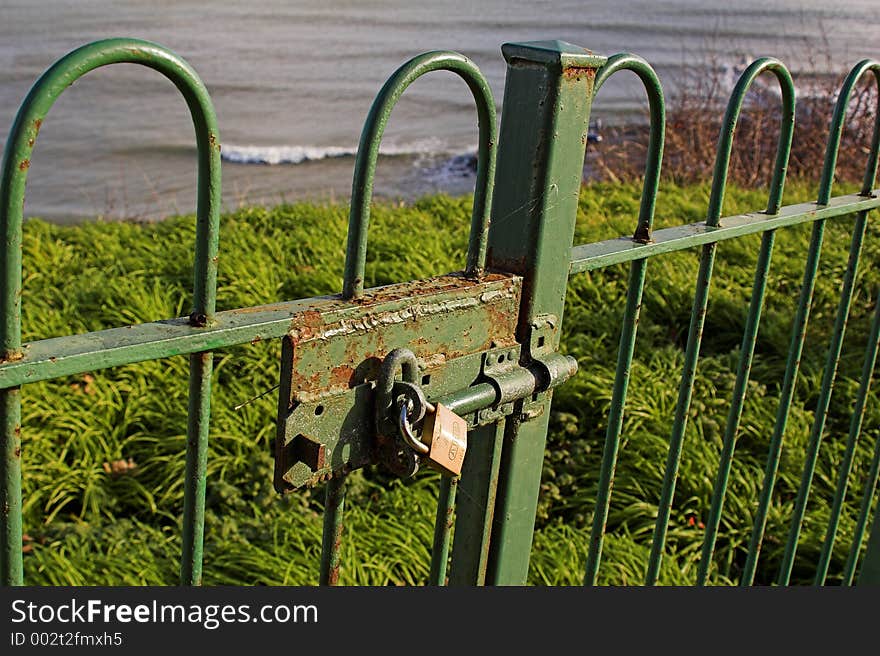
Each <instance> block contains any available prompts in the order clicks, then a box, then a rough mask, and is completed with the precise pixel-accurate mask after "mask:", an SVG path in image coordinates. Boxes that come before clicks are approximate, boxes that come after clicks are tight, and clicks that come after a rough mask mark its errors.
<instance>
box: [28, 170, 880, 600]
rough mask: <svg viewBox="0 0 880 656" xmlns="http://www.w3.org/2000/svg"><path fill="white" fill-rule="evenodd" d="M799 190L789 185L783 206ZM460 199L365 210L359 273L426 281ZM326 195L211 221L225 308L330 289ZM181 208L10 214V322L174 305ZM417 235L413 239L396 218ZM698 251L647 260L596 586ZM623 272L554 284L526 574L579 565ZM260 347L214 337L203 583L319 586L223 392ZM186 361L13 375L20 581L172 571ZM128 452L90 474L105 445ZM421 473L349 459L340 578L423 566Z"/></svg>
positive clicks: (740, 283) (698, 434)
mask: <svg viewBox="0 0 880 656" xmlns="http://www.w3.org/2000/svg"><path fill="white" fill-rule="evenodd" d="M638 193H639V192H638V189H637V188H636V187H634V186H628V185H619V184H615V185H600V184H594V185H591V186H589V187H587V188H586V189H585V191H584V193H583V194H582V197H581V213H580V220H579V226H578V234H577V241H578V242H587V241H593V240H597V239H603V238H609V237H612V236H617V235H618V234H622V233H627V232H630V231H631V230H632V227H633V225H634V217H635V216H636V214H637V208H638ZM811 193H812V191H811V190H810V189H809V188H808V187H807V186H805V185H790V189H789V190H788V194H787V201H788V202H794V201H796V200H805V199H807V198H809V197H810V195H811ZM707 196H708V189H707V188H706V187H705V186H698V187H689V188H687V189H681V188H676V187H672V186H669V185H667V186H665V187H664V188H663V189H662V190H661V194H660V197H659V202H658V219H657V224H658V226H663V225H672V224H678V223H686V222H692V221H699V220H701V219H702V218H703V215H704V212H705V207H706V199H707ZM763 202H764V194H763V192H751V191H741V190H732V191H731V192H730V193H729V197H728V200H727V204H726V208H725V209H726V213H728V214H730V213H734V212H737V211H746V210H754V209H759V208H761V207H762V206H763ZM469 211H470V206H469V199H466V198H465V199H459V198H448V197H443V196H437V197H431V198H426V199H424V200H422V201H420V202H418V203H416V204H414V205H412V206H405V207H392V206H389V205H379V206H377V207H376V208H375V209H374V214H373V216H374V218H373V229H372V230H371V235H370V251H369V256H368V257H369V260H368V264H367V275H368V281H367V282H368V284H384V283H389V282H394V281H401V280H406V279H411V278H414V277H426V276H428V275H431V274H436V273H442V272H445V271H449V270H453V269H456V268H459V267H460V266H461V265H462V264H463V255H464V251H465V240H466V227H465V226H466V225H467V223H468V219H467V217H468V216H469ZM346 223H347V221H346V209H345V208H344V207H340V206H314V205H307V204H297V205H290V206H283V207H278V208H275V209H272V210H265V209H260V208H251V209H245V210H241V211H239V212H236V213H235V214H232V215H229V216H226V217H224V219H223V230H222V237H221V259H220V272H221V274H220V290H219V302H218V307H219V308H220V309H228V308H233V307H241V306H249V305H255V304H261V303H269V302H273V301H278V300H286V299H292V298H297V297H303V296H311V295H316V294H326V293H335V292H336V291H338V290H339V288H340V286H341V271H342V262H343V253H344V243H345V231H346ZM851 225H852V220H851V219H849V218H847V219H841V220H836V221H834V222H832V224H831V225H830V226H829V230H828V232H827V236H826V240H825V244H826V245H825V256H824V258H823V273H822V275H821V276H820V278H819V281H818V284H817V290H816V301H815V308H814V312H813V320H812V321H811V326H810V332H809V336H808V341H807V349H806V351H805V353H804V357H803V364H802V369H801V371H802V373H801V376H800V379H799V384H798V388H797V399H796V407H795V408H794V409H793V411H792V415H791V420H790V424H789V431H788V434H787V437H786V446H785V450H784V453H783V459H782V463H781V467H780V479H779V483H778V485H777V491H776V496H775V501H774V505H773V507H772V510H771V514H770V520H769V523H768V538H767V540H766V544H765V555H764V557H763V558H762V561H761V567H760V570H759V573H758V581H759V582H767V581H770V580H772V578H773V577H774V575H775V572H776V568H777V566H778V562H779V559H780V557H781V552H782V547H783V546H784V543H783V542H782V541H783V539H784V535H785V531H786V528H787V524H786V518H787V517H788V515H789V514H790V512H791V509H792V506H793V497H794V494H795V493H796V489H797V484H798V481H799V477H800V468H801V462H802V459H803V453H804V449H805V445H806V440H807V435H808V433H809V426H810V422H811V418H812V415H811V412H810V408H811V407H812V405H814V404H815V399H816V396H817V394H818V387H819V380H820V376H821V371H822V366H823V358H824V354H823V351H824V348H825V346H824V345H825V344H826V343H827V337H828V334H829V333H830V329H831V323H832V321H833V313H834V304H835V302H836V299H835V296H836V294H837V290H838V288H839V280H840V275H841V272H842V270H843V268H844V267H845V263H846V252H847V249H848V241H849V238H848V232H847V231H848V229H849V228H850V227H851ZM808 231H809V228H808V227H806V228H797V229H789V230H785V231H783V232H784V234H780V235H779V239H778V242H777V247H776V251H775V255H774V262H773V267H772V273H771V281H770V286H769V287H770V294H769V297H768V303H767V307H766V310H765V314H764V320H763V324H762V327H761V334H760V340H759V343H758V347H757V355H756V362H755V366H754V370H753V376H752V379H753V380H752V383H751V386H750V388H749V395H748V398H747V403H746V408H745V412H744V415H743V420H742V428H741V432H740V438H739V442H738V446H737V459H736V461H735V464H734V468H733V473H732V476H731V482H730V488H729V490H730V491H729V494H728V498H727V505H726V508H725V515H724V519H723V521H722V532H721V535H720V536H719V540H718V549H717V557H716V562H717V564H718V568H717V569H718V570H719V571H716V572H715V573H714V574H713V576H714V577H715V579H714V580H715V581H716V582H727V581H730V580H736V577H737V572H738V568H739V567H741V566H742V563H743V562H744V553H743V550H744V548H745V545H746V544H747V541H748V531H749V527H750V525H751V514H752V512H753V506H754V503H755V500H756V498H757V495H758V491H759V489H760V484H761V480H762V476H763V461H764V458H765V457H766V450H767V444H768V441H769V437H770V434H771V431H772V422H773V417H774V415H775V411H776V400H775V399H776V396H777V394H778V386H779V384H780V381H781V378H782V370H783V367H784V361H785V355H786V351H787V348H788V340H789V329H790V321H791V317H792V315H793V308H794V304H795V302H796V296H797V290H798V286H799V282H800V277H801V275H802V271H803V259H804V253H805V250H806V243H807V240H808ZM875 231H876V230H875V228H874V227H873V226H870V227H869V233H870V234H869V237H868V239H867V241H866V253H865V255H866V258H865V260H864V262H865V264H864V265H863V266H862V267H861V271H860V278H859V284H858V289H857V293H856V297H855V300H854V303H853V317H852V319H851V320H850V324H849V325H850V328H849V333H848V335H847V342H846V346H845V356H844V358H843V361H842V362H841V378H840V380H839V383H838V389H839V390H840V392H841V393H840V394H837V395H836V396H835V399H834V401H833V408H834V409H835V419H834V420H833V421H831V422H830V423H829V430H830V435H831V436H832V438H831V439H826V440H825V443H824V446H823V450H822V452H821V455H820V458H819V466H818V472H817V476H816V479H815V481H814V494H813V496H812V500H811V503H810V506H809V519H808V522H807V524H806V527H805V532H804V537H803V540H802V546H801V549H800V551H799V560H798V562H797V567H796V570H795V576H796V577H799V579H800V580H807V579H809V576H810V573H811V571H812V567H814V564H815V562H816V559H817V556H818V550H819V547H820V545H821V540H822V537H823V535H824V525H825V521H826V518H827V515H828V506H829V499H830V496H831V494H832V491H833V485H834V483H835V479H836V476H835V473H834V472H835V470H836V466H837V463H838V462H839V460H840V457H841V453H842V450H843V446H842V442H843V440H844V439H845V435H846V429H847V422H848V415H849V410H848V403H850V402H848V401H847V399H851V398H852V397H853V396H854V394H855V387H856V385H857V377H858V370H859V368H860V366H861V362H860V360H861V350H862V345H863V344H864V341H865V337H866V335H867V323H868V320H869V315H870V312H871V310H872V305H873V300H872V294H871V291H870V290H873V289H876V287H877V282H878V280H877V278H878V276H877V272H876V268H875V267H874V266H873V263H875V262H877V261H878V248H880V246H878V242H877V240H876V239H874V236H875V235H874V234H873V233H874V232H875ZM193 235H194V225H193V220H192V218H191V217H182V218H172V219H169V220H167V221H164V222H161V223H158V224H154V225H146V226H138V225H133V224H124V223H90V224H86V225H83V226H79V227H67V228H65V227H58V226H53V225H49V224H46V223H43V222H40V221H31V222H28V224H27V225H26V230H25V253H24V261H25V298H24V329H25V338H26V339H29V340H33V339H38V338H42V337H50V336H56V335H63V334H68V333H71V332H84V331H89V330H97V329H101V328H106V327H111V326H116V325H124V324H129V323H137V322H142V321H149V320H154V319H159V318H166V317H170V316H180V315H183V314H186V313H187V311H188V307H189V297H188V296H189V294H188V290H189V289H190V285H191V282H190V280H191V270H190V262H191V248H192V246H191V245H192V243H193ZM414 236H415V237H416V238H415V239H414V238H413V237H414ZM757 245H758V240H757V238H749V239H742V240H737V241H736V242H733V243H731V242H728V243H725V244H723V245H722V246H721V247H720V248H719V259H718V263H717V266H716V273H715V278H714V281H713V290H712V295H711V297H710V309H709V314H708V318H707V323H706V331H705V338H704V344H703V354H704V357H703V358H702V359H701V364H700V369H699V374H700V376H699V381H698V384H697V389H696V391H695V395H694V402H693V406H692V411H691V421H690V423H689V426H688V433H687V438H686V444H685V452H684V455H683V458H682V464H681V479H680V481H679V483H678V488H677V492H676V501H675V508H674V510H673V515H672V521H671V526H670V532H669V546H668V549H667V556H666V558H665V559H664V567H663V571H662V575H661V581H662V582H664V583H690V582H693V581H694V579H695V576H696V573H695V569H696V562H697V561H698V559H699V549H700V545H701V530H700V528H699V522H700V521H704V520H705V517H706V515H707V514H708V505H709V496H710V494H711V489H712V484H713V477H714V470H715V467H716V464H717V458H718V452H719V450H720V441H721V435H722V432H723V426H724V421H725V417H726V413H727V407H728V405H729V396H730V390H731V388H732V385H733V380H734V371H735V367H736V358H737V354H738V350H739V341H740V335H741V332H742V326H743V323H744V320H745V312H746V307H747V304H748V297H749V293H750V285H751V276H752V269H753V266H754V261H755V255H756V252H757ZM697 262H698V259H697V253H695V252H687V253H682V254H676V255H672V256H664V257H662V258H657V259H655V260H652V261H651V263H650V264H649V267H648V287H647V289H646V292H645V299H644V304H643V314H642V322H641V326H640V335H639V343H638V346H637V352H636V362H635V363H634V366H633V378H632V383H631V385H630V396H629V403H628V406H627V410H628V411H627V414H626V417H625V426H624V442H623V448H622V450H621V454H620V462H619V465H618V469H617V472H618V473H617V479H616V483H615V488H614V496H613V503H612V509H611V515H610V518H609V533H610V534H609V537H608V539H607V541H606V548H605V554H604V558H603V567H602V571H601V573H600V582H602V583H616V584H619V583H638V582H640V581H641V579H642V577H643V573H644V567H645V563H646V556H647V551H648V548H649V546H650V534H651V529H652V526H653V517H654V515H655V514H656V503H657V499H658V497H659V490H660V485H661V480H662V472H663V463H664V462H665V458H666V451H665V447H666V442H667V439H668V434H669V432H670V427H671V419H672V414H673V410H674V404H675V398H676V394H677V379H678V376H679V375H680V370H681V365H682V360H683V343H684V340H685V339H686V331H687V325H688V320H689V315H690V306H691V300H692V294H693V286H694V277H695V273H696V267H697ZM626 278H627V271H626V268H625V267H614V268H611V269H608V270H605V271H602V272H597V273H595V272H594V273H592V274H584V275H581V276H579V277H577V278H575V279H574V280H573V281H572V283H571V285H570V292H569V302H568V306H567V309H566V321H565V326H564V328H565V333H566V336H565V340H564V342H565V346H564V347H565V349H566V350H567V351H568V352H569V353H571V354H573V355H575V356H576V357H577V358H578V359H579V361H580V365H581V373H580V374H579V375H578V376H577V378H576V379H575V380H573V381H571V382H570V383H569V384H568V385H566V386H564V387H563V388H561V389H560V390H559V391H558V392H557V396H556V401H555V403H554V410H555V411H556V412H555V413H554V421H553V430H552V433H551V435H550V440H549V446H548V459H547V466H546V469H545V476H544V487H543V493H542V497H541V503H540V511H539V516H538V525H539V528H538V531H537V533H536V536H535V546H534V555H533V564H532V570H531V574H530V581H531V582H533V583H553V584H574V583H579V582H580V580H581V577H582V573H583V562H584V554H585V547H586V542H587V537H588V530H589V529H588V527H589V522H590V517H591V512H592V511H591V509H592V503H593V501H594V499H595V494H596V478H597V472H598V465H599V461H600V454H601V445H602V442H603V439H604V429H605V424H604V422H605V420H606V417H607V411H608V406H609V401H610V393H611V386H612V381H613V375H614V357H613V356H612V355H610V354H611V353H613V352H614V351H615V349H616V344H617V339H618V333H619V325H620V318H621V314H622V308H623V301H624V298H625V293H626ZM279 351H280V349H279V345H278V344H277V343H273V344H258V345H255V346H247V347H241V348H235V349H229V350H227V351H224V352H222V353H218V354H217V355H216V356H215V358H216V360H215V367H216V374H215V380H216V386H215V394H214V400H213V421H212V434H211V452H210V457H209V465H208V481H209V483H208V529H207V545H206V555H205V581H206V583H209V584H255V583H257V584H259V583H265V584H313V583H316V582H317V564H318V562H319V551H320V533H321V516H320V505H321V498H322V495H321V494H320V493H318V492H312V493H306V494H294V495H290V496H288V497H285V498H279V497H278V496H277V495H276V494H275V493H274V492H273V491H272V488H271V480H270V479H271V466H272V463H271V458H270V455H269V448H268V443H269V440H270V439H271V438H272V437H273V429H274V419H275V417H274V413H275V401H274V398H273V396H274V395H271V394H270V395H267V396H266V397H264V398H263V399H260V400H258V401H255V402H254V403H251V404H249V405H247V406H245V407H244V408H242V409H241V410H239V411H235V410H234V409H233V408H234V406H236V405H237V404H239V403H241V402H243V401H246V400H248V399H250V398H252V397H254V396H256V395H257V394H259V393H261V392H263V391H265V390H268V389H269V388H271V387H272V386H273V385H274V384H275V383H276V382H277V376H278V356H279ZM186 370H187V365H186V359H185V358H182V357H181V358H171V359H168V360H164V361H159V362H150V363H145V364H141V365H134V366H127V367H120V368H117V369H114V370H108V371H102V372H96V373H94V374H93V375H89V376H82V377H76V378H73V379H66V380H59V381H54V382H49V383H41V384H35V385H30V386H27V387H25V388H24V409H23V416H24V444H25V450H24V469H25V477H24V499H25V506H24V513H25V532H26V533H27V534H28V537H29V538H30V541H29V542H28V546H27V549H28V553H27V556H26V559H25V568H26V580H27V581H29V582H30V583H32V584H111V585H112V584H163V583H174V582H175V580H176V570H177V558H178V551H179V521H180V515H181V507H182V472H183V452H184V430H185V425H186V417H185V412H186V379H187V373H186ZM878 412H880V410H878V407H877V404H876V403H872V404H871V406H870V407H869V411H868V416H867V417H866V423H865V435H864V436H863V439H862V443H861V445H860V449H859V454H858V459H857V465H856V471H855V474H854V477H853V480H854V481H856V483H855V489H854V491H853V492H854V494H853V493H851V494H850V498H851V499H852V498H855V499H856V501H855V502H850V504H848V506H847V516H846V517H845V519H844V521H843V523H842V528H841V539H840V540H839V541H838V545H839V546H840V547H841V548H839V549H837V551H836V553H835V560H834V562H833V564H832V568H831V580H833V577H834V576H837V575H839V572H840V570H841V569H842V563H843V559H845V556H846V553H845V550H844V549H845V547H846V545H848V542H849V539H848V538H849V536H850V535H851V531H852V523H853V517H854V515H855V510H854V509H855V508H857V503H858V499H859V498H860V494H859V492H860V489H861V485H862V479H863V478H864V475H865V472H866V470H867V467H868V462H869V460H870V449H871V447H872V444H873V441H874V439H876V436H877V427H878V419H880V416H878ZM129 458H130V459H131V460H132V462H133V463H134V464H135V466H136V468H135V469H134V470H132V471H131V472H129V473H126V474H123V475H119V476H111V475H108V473H107V472H106V471H105V469H104V463H106V462H112V461H115V460H119V459H125V460H126V461H127V460H128V459H129ZM436 487H437V477H436V475H434V474H430V473H424V474H420V475H419V476H418V477H416V479H415V480H412V481H406V482H402V481H396V480H388V479H387V478H385V477H384V476H382V475H381V474H377V473H376V472H375V471H366V472H364V473H363V474H358V475H356V476H355V481H354V484H353V488H352V492H351V495H350V497H349V499H350V501H349V503H348V504H347V505H348V507H349V508H350V510H349V511H348V512H347V515H346V531H347V532H346V540H345V546H344V566H343V570H342V582H343V583H347V584H389V583H391V584H420V583H421V582H423V581H424V580H425V579H426V577H427V571H428V554H429V549H430V543H431V532H432V522H433V503H434V498H435V495H436Z"/></svg>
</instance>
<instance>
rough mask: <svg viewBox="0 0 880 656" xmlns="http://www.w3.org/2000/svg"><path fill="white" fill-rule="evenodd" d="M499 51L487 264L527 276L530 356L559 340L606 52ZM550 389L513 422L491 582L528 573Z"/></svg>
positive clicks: (561, 48) (547, 46) (524, 324)
mask: <svg viewBox="0 0 880 656" xmlns="http://www.w3.org/2000/svg"><path fill="white" fill-rule="evenodd" d="M502 52H503V53H504V57H505V59H506V60H507V63H508V69H507V81H506V84H505V90H504V107H506V108H508V110H507V111H505V112H504V116H503V119H502V124H501V133H502V134H501V139H500V142H499V143H500V147H499V148H500V149H499V154H498V172H497V176H496V184H497V185H498V186H499V193H497V194H495V200H494V204H493V207H492V223H491V226H490V229H489V255H488V262H487V264H488V266H489V267H490V268H491V269H493V270H499V271H507V272H510V273H516V274H519V275H522V276H523V277H524V284H523V296H522V301H521V305H520V315H519V326H518V338H519V339H520V340H521V341H522V342H523V343H524V344H526V345H528V349H529V353H528V356H527V357H530V356H534V355H537V353H536V349H537V348H542V349H545V352H551V351H552V350H556V349H557V348H558V343H559V330H558V326H559V322H560V321H561V320H562V314H563V305H564V301H565V292H566V286H567V283H568V273H569V268H570V258H569V256H568V255H567V254H568V253H569V252H570V249H571V246H572V240H573V238H574V226H575V219H576V216H577V207H578V195H579V192H580V186H581V177H582V174H583V162H584V149H585V145H586V141H587V139H586V135H587V126H588V121H589V114H590V112H589V110H590V101H591V98H592V87H593V81H594V78H595V74H596V69H597V68H599V67H600V66H602V64H604V63H605V61H606V60H605V58H604V57H597V56H595V55H592V54H590V53H589V52H588V51H586V50H584V49H583V48H579V47H577V46H573V45H571V44H567V43H564V42H560V41H541V42H531V43H520V44H505V45H504V46H503V47H502ZM563 254H565V256H564V257H563ZM542 322H543V324H544V325H545V326H546V325H552V331H551V332H549V333H548V334H547V335H544V337H545V340H544V343H543V345H542V346H540V347H538V345H537V344H532V343H531V340H530V338H531V336H532V334H533V331H534V330H536V328H535V326H538V325H541V323H542ZM551 396H552V395H551V394H545V395H543V398H541V399H539V400H538V401H537V402H535V404H534V405H530V406H529V408H528V412H522V409H523V408H524V407H525V404H524V402H519V403H518V404H517V412H518V413H519V415H518V416H517V414H516V413H515V414H514V416H513V417H512V418H511V419H509V420H508V421H507V422H506V430H505V434H504V449H503V451H502V456H501V460H502V462H501V474H500V479H499V482H498V496H497V503H496V509H495V513H494V526H493V531H492V542H491V547H490V554H489V558H490V560H489V569H488V573H487V582H490V583H493V584H496V585H498V584H504V585H522V584H524V583H525V581H526V578H527V576H528V570H529V556H530V552H531V545H532V534H533V531H534V526H535V513H536V510H537V504H538V492H539V490H540V484H541V471H542V469H543V464H544V446H545V444H546V440H547V427H548V420H549V403H550V400H551ZM464 483H465V479H464V478H462V485H464ZM461 502H462V499H461V492H459V504H461ZM455 540H456V542H457V541H458V524H456V535H455ZM454 549H455V545H453V550H454Z"/></svg>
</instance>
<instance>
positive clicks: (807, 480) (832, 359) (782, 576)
mask: <svg viewBox="0 0 880 656" xmlns="http://www.w3.org/2000/svg"><path fill="white" fill-rule="evenodd" d="M866 225H867V212H859V214H858V216H857V218H856V225H855V227H854V228H853V235H852V242H851V244H850V251H849V262H848V263H847V267H846V274H845V275H844V278H843V286H842V289H841V292H840V303H839V304H838V306H837V317H836V319H835V322H834V333H833V334H832V336H831V343H830V344H829V346H828V356H827V359H826V361H825V370H824V372H823V373H822V386H821V388H820V391H819V400H818V401H817V403H816V411H815V416H814V419H813V427H812V429H811V431H810V442H809V446H808V447H807V457H806V462H805V464H804V472H803V475H802V477H801V484H800V486H799V487H798V494H797V498H796V500H795V504H794V511H793V514H792V519H791V526H790V528H789V532H788V540H787V541H786V544H785V553H784V555H783V558H782V565H781V566H780V569H779V578H778V583H779V585H788V582H789V580H790V578H791V571H792V569H793V567H794V559H795V555H796V553H797V543H798V538H799V537H800V533H801V525H802V523H803V520H804V514H805V513H806V510H807V500H808V498H809V495H810V486H811V484H812V482H813V472H814V471H815V469H816V461H817V459H818V457H819V447H820V445H821V442H822V433H823V432H824V430H825V420H826V418H827V417H828V406H829V405H830V403H831V391H832V389H833V387H834V379H835V377H836V375H837V365H838V362H839V361H840V351H841V348H842V346H843V337H844V333H845V332H846V320H847V317H848V316H849V307H850V303H851V301H852V295H853V289H854V287H855V280H856V273H857V269H858V265H859V257H860V255H861V252H862V242H863V241H864V237H865V227H866Z"/></svg>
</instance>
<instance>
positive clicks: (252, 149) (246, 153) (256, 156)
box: [220, 139, 450, 165]
mask: <svg viewBox="0 0 880 656" xmlns="http://www.w3.org/2000/svg"><path fill="white" fill-rule="evenodd" d="M357 150H358V149H357V146H353V147H346V146H239V145H236V144H223V147H222V149H221V151H220V155H221V157H222V158H223V160H224V161H227V162H232V163H235V164H272V165H274V164H302V163H304V162H315V161H319V160H322V159H332V158H338V157H354V156H355V155H357ZM379 154H380V155H386V156H410V157H425V156H442V155H447V154H450V151H449V147H448V146H447V145H446V144H444V143H443V142H442V141H441V140H440V139H420V140H418V141H413V142H409V143H402V144H387V145H386V144H382V145H381V146H380V147H379Z"/></svg>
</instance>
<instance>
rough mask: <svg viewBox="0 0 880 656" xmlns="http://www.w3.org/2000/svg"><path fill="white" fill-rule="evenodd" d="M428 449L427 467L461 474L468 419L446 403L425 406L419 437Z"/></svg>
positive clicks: (449, 473) (445, 472) (450, 473)
mask: <svg viewBox="0 0 880 656" xmlns="http://www.w3.org/2000/svg"><path fill="white" fill-rule="evenodd" d="M421 442H422V443H423V444H425V445H426V446H427V447H428V448H429V449H430V451H429V452H428V454H427V455H426V456H425V458H426V461H427V463H428V465H429V466H430V467H433V468H434V469H436V470H438V471H439V472H440V473H441V474H445V475H447V476H461V466H462V463H464V454H465V451H467V422H466V421H465V420H464V419H462V418H461V417H459V416H458V415H457V414H455V413H454V412H453V411H452V410H450V409H449V408H447V407H446V406H445V405H441V404H439V403H438V404H437V405H436V406H434V410H433V411H431V407H430V406H429V407H428V413H427V414H426V415H425V423H424V424H422V439H421Z"/></svg>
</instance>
